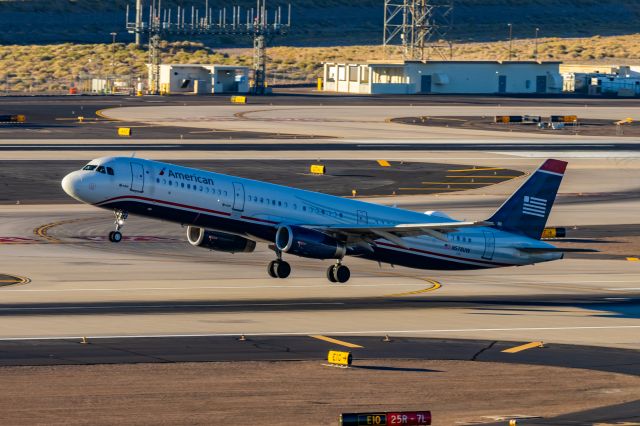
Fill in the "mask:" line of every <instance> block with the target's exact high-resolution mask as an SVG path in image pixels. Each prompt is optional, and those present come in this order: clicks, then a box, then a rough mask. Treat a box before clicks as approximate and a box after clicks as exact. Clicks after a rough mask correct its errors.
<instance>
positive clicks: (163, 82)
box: [148, 64, 249, 95]
mask: <svg viewBox="0 0 640 426" xmlns="http://www.w3.org/2000/svg"><path fill="white" fill-rule="evenodd" d="M148 69H149V81H151V80H152V79H153V76H152V72H151V67H150V66H148ZM159 86H160V92H161V93H164V94H172V93H194V94H201V95H203V94H216V93H248V92H249V68H248V67H239V66H233V65H202V64H162V65H160V78H159Z"/></svg>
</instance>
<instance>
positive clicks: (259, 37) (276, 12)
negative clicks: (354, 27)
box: [126, 0, 451, 94]
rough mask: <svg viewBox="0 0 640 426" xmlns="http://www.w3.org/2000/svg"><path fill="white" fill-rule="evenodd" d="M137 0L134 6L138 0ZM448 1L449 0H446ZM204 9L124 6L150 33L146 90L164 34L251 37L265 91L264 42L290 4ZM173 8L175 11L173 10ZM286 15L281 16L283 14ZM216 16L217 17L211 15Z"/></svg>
mask: <svg viewBox="0 0 640 426" xmlns="http://www.w3.org/2000/svg"><path fill="white" fill-rule="evenodd" d="M141 1H142V0H136V8H137V7H138V2H141ZM448 1H451V0H448ZM204 7H205V10H204V11H201V10H198V9H196V8H195V6H192V7H191V19H190V20H189V19H188V18H187V14H188V11H187V8H185V7H182V6H177V8H176V9H175V10H171V9H169V8H162V1H161V0H158V1H155V0H154V1H152V2H151V5H149V17H148V18H147V20H148V22H145V21H144V20H143V18H142V16H141V15H140V19H139V20H138V14H137V9H136V20H135V21H134V22H130V21H129V13H128V9H127V24H126V26H127V31H128V32H129V33H132V34H136V40H138V35H139V34H140V33H142V32H145V33H147V34H148V37H149V57H150V58H149V59H150V60H149V62H150V67H151V72H150V76H149V80H150V81H149V91H150V92H151V93H158V92H159V89H160V87H159V66H160V41H161V39H162V37H164V36H182V37H184V36H194V37H198V36H237V37H251V38H252V39H253V49H254V52H253V73H254V76H253V77H254V78H253V80H254V87H253V92H254V93H255V94H264V93H265V91H266V90H265V89H266V84H265V83H266V80H265V79H266V63H267V51H266V46H267V43H268V42H270V40H271V39H272V38H273V37H276V36H284V35H286V34H287V33H288V32H289V29H290V28H291V4H289V5H288V8H286V9H284V10H283V8H282V7H281V6H278V7H277V8H275V9H271V10H269V9H267V6H266V0H256V7H255V8H250V9H244V10H243V9H242V8H241V7H240V6H233V7H232V8H231V12H232V13H231V16H228V14H227V11H228V9H227V7H224V8H222V9H219V10H218V11H217V12H218V13H217V14H216V13H214V11H213V10H212V9H211V8H209V0H205V2H204ZM172 12H175V13H172ZM283 12H284V15H285V17H284V18H283V17H282V15H283ZM216 15H217V17H218V19H217V20H215V19H214V16H216Z"/></svg>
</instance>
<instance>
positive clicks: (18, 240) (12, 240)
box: [0, 237, 42, 244]
mask: <svg viewBox="0 0 640 426" xmlns="http://www.w3.org/2000/svg"><path fill="white" fill-rule="evenodd" d="M41 242H42V241H38V240H34V239H33V238H22V237H0V244H40V243H41Z"/></svg>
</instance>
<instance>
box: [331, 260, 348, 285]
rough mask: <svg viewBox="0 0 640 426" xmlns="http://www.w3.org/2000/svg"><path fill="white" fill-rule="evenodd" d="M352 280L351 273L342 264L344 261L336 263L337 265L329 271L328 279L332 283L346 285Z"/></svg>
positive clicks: (332, 266)
mask: <svg viewBox="0 0 640 426" xmlns="http://www.w3.org/2000/svg"><path fill="white" fill-rule="evenodd" d="M349 278H351V271H349V268H347V267H346V266H345V265H343V264H342V260H341V259H339V260H337V261H336V264H335V265H331V266H329V269H327V279H328V280H329V281H331V282H332V283H341V284H343V283H346V282H347V281H349Z"/></svg>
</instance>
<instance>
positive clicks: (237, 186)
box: [233, 182, 244, 212]
mask: <svg viewBox="0 0 640 426" xmlns="http://www.w3.org/2000/svg"><path fill="white" fill-rule="evenodd" d="M233 209H234V210H235V211H238V212H241V211H244V185H243V184H241V183H238V182H233Z"/></svg>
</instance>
